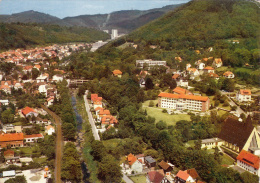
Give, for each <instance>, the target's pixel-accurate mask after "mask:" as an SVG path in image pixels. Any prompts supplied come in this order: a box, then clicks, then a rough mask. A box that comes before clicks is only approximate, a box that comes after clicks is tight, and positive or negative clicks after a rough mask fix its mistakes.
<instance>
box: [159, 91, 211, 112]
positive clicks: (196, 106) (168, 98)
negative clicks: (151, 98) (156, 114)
mask: <svg viewBox="0 0 260 183" xmlns="http://www.w3.org/2000/svg"><path fill="white" fill-rule="evenodd" d="M209 106H210V99H209V98H208V97H202V96H196V95H186V94H180V95H179V94H172V93H160V94H159V95H158V107H160V108H165V109H176V110H185V109H188V110H196V111H202V112H205V111H207V110H208V109H209Z"/></svg>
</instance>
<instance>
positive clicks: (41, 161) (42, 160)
mask: <svg viewBox="0 0 260 183" xmlns="http://www.w3.org/2000/svg"><path fill="white" fill-rule="evenodd" d="M33 161H34V162H36V163H40V164H46V163H47V157H45V158H33Z"/></svg>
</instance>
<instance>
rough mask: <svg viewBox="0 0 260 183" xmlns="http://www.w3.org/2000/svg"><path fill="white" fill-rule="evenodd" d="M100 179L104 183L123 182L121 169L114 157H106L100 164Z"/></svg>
mask: <svg viewBox="0 0 260 183" xmlns="http://www.w3.org/2000/svg"><path fill="white" fill-rule="evenodd" d="M98 177H99V179H100V180H101V181H102V182H104V183H111V182H121V179H122V173H121V167H120V166H119V164H118V163H117V162H116V160H115V158H114V157H113V156H112V155H109V154H108V155H106V156H104V157H103V158H102V160H101V162H100V163H98Z"/></svg>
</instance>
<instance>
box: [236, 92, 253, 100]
mask: <svg viewBox="0 0 260 183" xmlns="http://www.w3.org/2000/svg"><path fill="white" fill-rule="evenodd" d="M236 99H237V100H238V101H239V102H250V101H251V90H246V89H244V90H243V89H240V90H239V92H238V93H237V95H236Z"/></svg>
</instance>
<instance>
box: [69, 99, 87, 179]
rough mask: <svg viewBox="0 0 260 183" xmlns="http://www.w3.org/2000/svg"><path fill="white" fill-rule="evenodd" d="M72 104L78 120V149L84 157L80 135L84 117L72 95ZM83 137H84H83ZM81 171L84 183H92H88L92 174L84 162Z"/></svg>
mask: <svg viewBox="0 0 260 183" xmlns="http://www.w3.org/2000/svg"><path fill="white" fill-rule="evenodd" d="M71 103H72V106H73V109H74V112H75V115H76V120H77V134H78V136H77V149H78V150H79V151H80V153H79V154H80V157H82V150H83V149H82V147H83V144H81V143H82V139H81V138H80V135H79V134H81V129H82V122H83V120H82V117H81V115H80V114H79V113H78V110H77V105H76V104H77V100H76V98H75V97H74V96H73V95H71ZM81 136H82V135H81ZM81 170H82V174H83V182H84V183H90V182H89V181H88V178H89V176H90V173H89V172H88V169H87V166H86V164H85V162H84V161H83V160H82V162H81Z"/></svg>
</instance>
